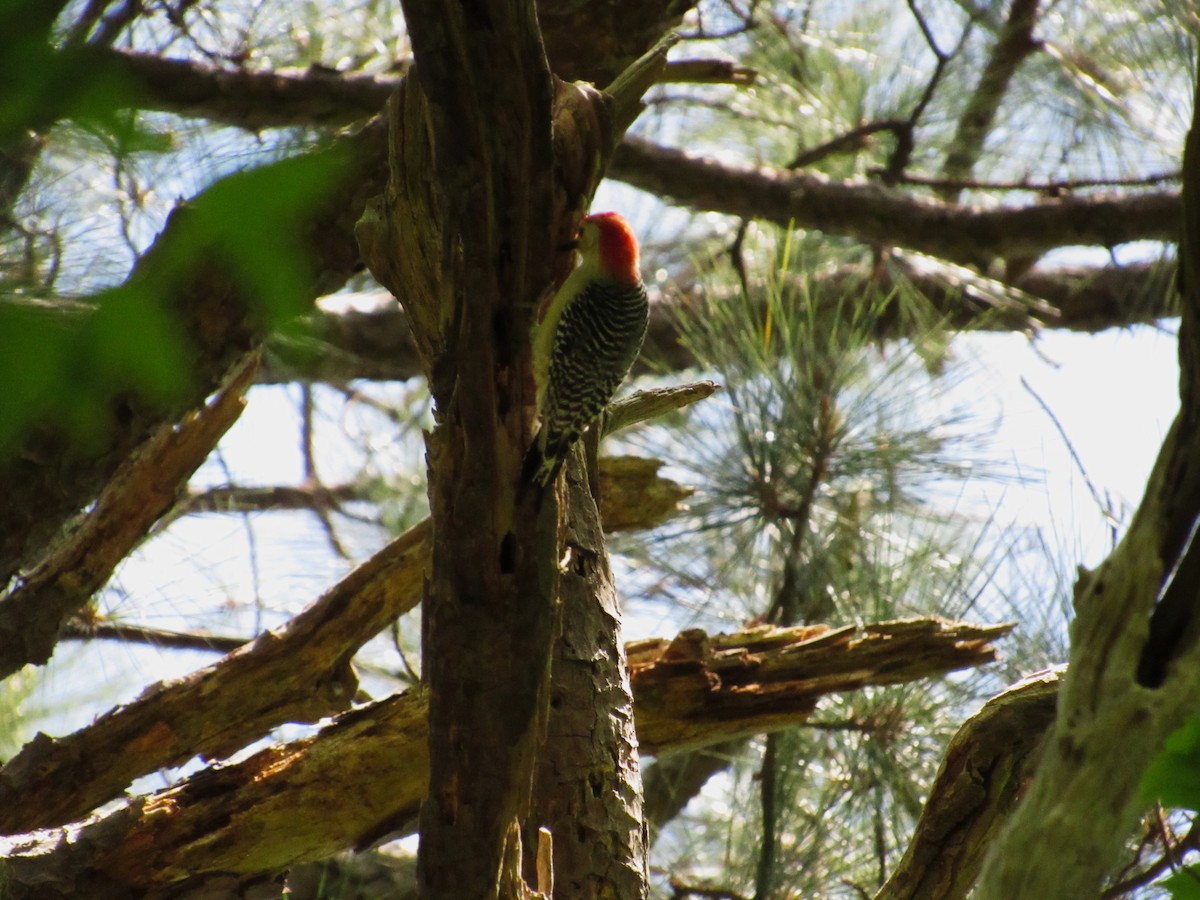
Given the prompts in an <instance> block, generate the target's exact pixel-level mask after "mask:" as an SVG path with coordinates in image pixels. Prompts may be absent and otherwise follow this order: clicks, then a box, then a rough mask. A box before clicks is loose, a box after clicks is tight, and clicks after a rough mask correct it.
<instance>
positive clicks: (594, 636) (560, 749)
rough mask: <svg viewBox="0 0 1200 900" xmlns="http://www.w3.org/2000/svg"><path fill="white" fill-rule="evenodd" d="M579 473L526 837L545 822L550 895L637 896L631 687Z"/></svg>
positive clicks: (641, 831) (593, 515) (641, 850)
mask: <svg viewBox="0 0 1200 900" xmlns="http://www.w3.org/2000/svg"><path fill="white" fill-rule="evenodd" d="M579 472H580V468H579V467H577V466H575V465H569V466H568V477H567V484H568V503H567V523H566V537H565V542H564V553H569V554H570V558H569V560H568V561H567V563H566V565H564V566H563V568H562V572H561V573H560V575H559V601H560V603H561V604H562V627H561V631H560V633H559V635H558V637H557V639H556V640H555V642H554V653H553V659H552V662H551V687H550V709H549V712H548V715H547V721H546V734H545V737H544V738H543V740H542V745H541V748H540V750H539V752H538V758H537V769H536V771H535V776H534V784H533V803H532V810H531V813H530V816H529V818H528V820H527V824H526V827H525V836H526V843H527V844H528V843H530V842H531V841H532V840H534V838H535V832H536V831H537V830H538V829H539V828H547V829H548V830H549V833H550V835H551V838H552V841H553V843H552V852H553V856H552V860H553V872H552V874H553V885H554V896H558V897H577V898H579V900H591V898H622V900H624V898H628V900H635V898H638V897H644V896H645V895H646V884H647V872H648V869H647V866H648V861H647V857H646V853H647V849H648V848H647V844H646V832H645V825H644V819H643V814H642V779H641V769H640V760H639V756H638V740H637V735H636V733H635V731H634V708H633V692H632V690H631V688H630V685H629V673H628V671H627V668H626V663H625V647H624V644H623V643H622V641H621V610H620V604H619V601H618V599H617V591H616V586H615V585H614V583H613V577H612V571H611V569H610V568H609V563H608V553H607V550H606V549H605V546H604V535H603V534H602V533H601V531H600V529H599V527H598V524H599V519H598V517H597V510H596V506H595V503H594V502H593V500H592V497H591V495H590V494H589V493H588V490H587V486H586V482H585V481H584V480H583V479H581V478H580V477H579ZM531 881H532V879H531Z"/></svg>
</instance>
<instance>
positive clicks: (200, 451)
mask: <svg viewBox="0 0 1200 900" xmlns="http://www.w3.org/2000/svg"><path fill="white" fill-rule="evenodd" d="M257 363H258V360H257V355H252V356H251V357H250V358H249V359H247V360H246V361H245V362H243V364H242V365H241V367H240V368H239V369H238V370H237V371H236V372H235V373H234V375H233V376H232V377H231V378H230V379H229V380H228V382H227V384H226V385H225V386H224V387H223V388H222V390H221V393H220V394H219V395H218V396H217V397H216V399H214V400H213V402H212V403H210V404H208V405H207V406H202V407H201V408H200V409H198V410H197V411H196V412H194V413H193V414H191V415H190V416H188V417H187V418H185V419H184V420H183V422H182V423H181V424H180V425H179V426H172V425H161V426H159V428H158V429H157V430H156V431H155V432H154V434H153V435H152V436H151V437H150V438H149V439H148V440H147V441H146V443H145V444H143V445H142V446H141V447H140V448H138V450H137V452H135V453H133V454H132V455H130V456H129V457H128V458H127V459H126V460H125V462H124V464H123V465H122V466H121V467H120V468H119V469H118V470H117V471H116V472H115V473H114V474H113V476H112V478H111V479H109V481H108V484H107V485H106V486H105V488H104V491H103V492H102V493H101V494H100V497H99V499H98V500H97V501H96V505H95V507H94V508H93V509H92V510H91V512H90V514H89V515H88V516H87V518H86V519H85V520H84V522H83V524H82V525H81V526H80V527H79V528H78V529H77V530H74V531H72V532H71V534H70V535H69V536H67V538H66V539H65V540H64V541H63V542H62V543H61V544H60V545H59V546H58V547H56V548H54V549H53V550H52V551H51V552H50V553H49V554H47V556H46V557H45V558H44V559H43V560H42V561H41V562H40V563H39V564H38V566H37V567H36V568H35V569H34V570H33V571H32V572H30V573H29V574H28V575H27V576H26V577H25V578H23V579H21V580H20V581H18V582H17V584H16V585H15V587H14V588H13V589H12V590H10V591H8V592H6V593H4V594H3V595H0V636H2V639H0V678H2V677H7V676H8V675H10V674H12V673H13V672H15V671H16V670H17V669H19V668H21V666H23V665H25V663H27V662H30V661H34V662H44V661H45V660H46V659H48V658H49V657H50V654H51V653H52V652H53V651H54V645H55V643H56V642H57V640H58V634H59V631H60V629H61V628H62V627H63V624H64V623H65V622H66V621H67V620H68V619H69V618H70V617H72V616H74V615H75V614H76V613H77V612H79V610H81V609H82V608H83V607H84V606H86V605H87V604H88V602H89V601H90V600H91V599H92V595H93V594H95V593H96V591H98V590H99V589H100V588H101V587H102V586H103V585H104V583H105V582H106V581H108V579H109V576H110V575H111V574H112V572H113V570H114V569H115V568H116V566H117V564H118V563H120V562H121V560H122V559H124V558H125V557H126V556H127V555H128V554H129V552H130V551H131V550H133V548H134V547H135V546H136V545H137V544H138V542H139V541H141V540H142V538H144V537H145V536H146V534H147V532H149V530H150V528H151V527H152V526H153V525H154V523H155V521H157V520H158V518H159V516H161V515H162V514H163V513H165V512H166V511H167V510H168V509H170V508H171V506H173V505H174V503H175V499H176V497H177V496H178V494H179V491H180V489H181V488H182V486H183V484H184V483H185V482H186V481H187V479H188V478H189V477H191V475H192V473H193V472H195V471H196V469H197V468H199V466H200V464H201V463H202V462H204V460H205V459H206V458H207V457H208V454H209V453H210V452H211V451H212V448H213V447H215V446H216V444H217V441H218V440H220V438H221V435H223V434H224V433H225V432H226V431H227V430H228V429H229V426H231V425H232V424H233V423H234V421H236V420H237V417H238V416H239V415H241V412H242V409H243V408H244V406H245V401H244V399H243V395H244V394H245V392H246V389H247V388H249V386H250V383H251V382H252V380H253V378H254V372H255V369H256V367H257Z"/></svg>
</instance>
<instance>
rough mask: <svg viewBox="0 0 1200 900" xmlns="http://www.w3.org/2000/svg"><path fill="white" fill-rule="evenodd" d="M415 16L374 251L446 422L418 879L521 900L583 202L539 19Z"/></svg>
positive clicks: (430, 448)
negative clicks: (563, 279) (544, 395)
mask: <svg viewBox="0 0 1200 900" xmlns="http://www.w3.org/2000/svg"><path fill="white" fill-rule="evenodd" d="M404 13H405V19H406V22H407V25H408V29H409V36H410V39H411V41H412V47H413V56H414V60H415V63H414V66H413V69H412V72H411V74H410V77H409V78H408V79H407V80H406V82H405V85H404V88H403V90H402V91H401V92H399V93H398V94H397V97H396V102H395V103H394V104H392V106H391V108H390V113H391V115H390V121H391V131H390V137H391V147H390V154H391V170H392V177H391V179H390V181H389V184H388V193H387V195H386V197H384V198H381V200H380V201H378V202H377V203H376V204H375V205H374V206H373V207H372V208H371V209H370V210H369V211H368V215H367V217H365V218H364V221H363V223H362V224H361V225H360V238H361V239H362V242H363V246H364V252H365V255H366V257H367V260H368V264H369V265H370V266H371V269H372V271H373V272H374V274H375V276H376V278H378V279H379V280H380V281H381V282H382V283H383V284H385V285H387V286H389V287H390V288H391V289H392V291H393V293H396V294H397V296H398V297H399V298H400V299H401V301H402V302H403V303H404V305H405V309H406V311H407V312H408V314H409V316H410V319H411V321H412V323H413V331H414V335H415V337H416V343H417V346H418V348H420V351H421V355H422V358H423V361H424V363H425V371H426V375H427V377H428V379H429V384H430V390H431V392H432V394H433V397H434V402H435V412H434V416H435V420H436V425H435V427H434V429H433V431H432V432H431V433H430V434H429V435H428V438H427V442H426V447H427V459H428V468H429V499H430V513H431V519H432V522H433V529H434V533H433V552H432V564H431V571H430V577H429V580H428V582H427V586H426V593H425V598H424V605H423V609H422V612H423V617H422V629H423V641H422V645H423V654H422V657H423V660H424V672H423V680H424V682H425V683H426V684H428V686H429V691H430V697H431V703H430V709H429V740H430V759H431V769H430V775H429V788H428V793H427V795H426V799H425V802H424V804H423V807H422V814H421V844H420V851H419V855H418V870H419V877H420V881H421V886H422V892H423V895H424V896H427V897H429V898H441V897H445V898H455V897H480V898H487V897H497V896H499V895H500V894H501V893H503V894H504V895H505V896H521V895H522V894H523V891H522V890H521V889H520V885H521V883H522V882H521V879H520V873H519V871H513V868H512V866H513V865H514V848H513V845H512V839H513V838H512V830H511V829H512V826H513V823H515V822H520V821H522V820H523V819H524V816H525V814H526V812H527V810H528V804H529V791H530V783H531V780H532V776H533V766H534V759H535V753H536V746H537V737H538V731H539V725H540V722H541V719H542V716H543V715H544V709H545V697H546V686H547V677H548V674H549V658H550V646H551V642H552V640H553V628H554V627H555V623H556V617H555V605H554V583H555V575H556V572H555V568H554V560H553V543H554V535H555V532H556V529H555V528H554V527H553V521H554V519H553V516H554V512H555V510H554V507H553V505H549V506H547V507H546V509H547V510H548V515H545V514H544V515H540V516H525V517H520V518H515V517H514V511H513V498H514V493H513V489H514V487H515V483H516V476H517V471H518V467H519V460H520V458H521V454H522V452H523V451H524V448H525V447H526V446H527V445H528V441H529V431H528V422H527V416H526V415H525V414H524V409H525V408H526V407H528V406H529V404H530V397H529V392H528V390H527V387H526V380H527V379H526V376H525V375H524V373H525V372H527V371H528V362H527V354H528V348H527V346H526V345H527V341H525V340H524V335H525V334H526V333H527V332H528V327H529V323H530V321H531V311H532V310H534V309H535V308H536V307H537V303H538V299H539V297H540V295H541V294H542V293H543V292H544V291H545V290H547V289H548V288H549V287H550V285H551V282H552V281H553V276H554V273H555V268H556V267H555V262H556V259H555V254H554V250H553V248H554V247H555V246H556V244H557V243H561V242H562V241H564V240H566V235H567V234H569V227H570V225H571V224H572V223H571V221H570V219H569V212H570V209H571V208H576V209H578V208H581V207H582V206H583V203H582V202H581V200H583V198H582V197H581V196H579V195H578V194H576V195H574V196H572V197H571V198H570V200H571V203H570V204H568V203H565V202H562V203H559V204H558V205H557V208H556V204H555V195H556V193H558V192H556V190H555V188H556V187H557V186H556V185H555V184H554V183H553V181H552V174H553V173H554V172H555V169H556V160H555V155H554V145H553V142H552V134H551V114H552V102H553V99H554V85H553V82H552V78H551V74H550V70H549V68H548V66H547V63H546V58H545V53H544V51H543V48H542V43H541V36H540V33H539V31H538V27H537V20H536V16H535V14H534V10H533V7H532V4H527V3H518V2H509V3H505V2H499V0H497V2H484V3H479V4H474V5H471V6H467V5H462V4H458V3H447V4H423V3H418V2H408V3H405V4H404ZM592 146H597V145H595V144H593V145H592ZM584 149H586V148H584ZM565 193H566V192H562V193H558V197H559V198H560V200H564V201H565V200H566V196H565ZM557 268H558V269H559V270H561V268H562V263H561V262H560V263H559V265H558V267H557ZM405 270H407V271H405ZM405 275H411V276H413V277H411V278H407V277H404V276H405ZM539 525H540V527H539ZM547 536H548V537H549V540H548V541H547ZM547 544H549V546H548V547H547ZM539 547H540V548H543V553H544V554H545V556H546V558H547V560H548V561H549V564H546V563H545V562H543V561H542V560H539V559H538V553H537V548H539ZM517 863H518V864H519V859H518V860H517ZM506 888H507V889H506ZM510 892H511V893H510Z"/></svg>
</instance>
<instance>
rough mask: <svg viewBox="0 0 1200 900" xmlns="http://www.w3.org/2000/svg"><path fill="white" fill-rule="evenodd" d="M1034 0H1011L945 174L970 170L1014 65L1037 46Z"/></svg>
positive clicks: (950, 194) (948, 194) (949, 193)
mask: <svg viewBox="0 0 1200 900" xmlns="http://www.w3.org/2000/svg"><path fill="white" fill-rule="evenodd" d="M1038 2H1039V0H1012V6H1011V7H1009V10H1008V18H1007V19H1005V22H1004V25H1003V26H1002V27H1001V29H1000V34H999V37H998V38H997V40H996V43H995V45H994V46H993V47H992V53H991V56H990V57H989V58H988V61H987V65H985V66H984V67H983V72H982V73H980V76H979V82H978V83H977V84H976V85H975V90H974V92H973V93H972V94H971V98H970V100H968V101H967V106H966V109H964V110H963V114H962V116H961V117H960V118H959V120H958V131H957V132H956V133H955V135H954V140H953V142H952V143H951V145H950V152H949V153H948V154H947V155H946V163H945V165H944V166H943V167H942V173H943V174H944V175H945V177H946V178H948V179H951V180H953V179H961V178H966V177H967V176H969V175H970V174H971V170H972V169H973V168H974V167H975V162H976V161H977V160H978V159H979V154H980V153H981V152H982V151H983V143H984V141H985V140H986V139H987V135H988V131H990V130H991V127H992V123H993V122H994V121H995V119H996V113H997V112H998V111H999V109H1000V103H1001V101H1002V100H1003V99H1004V95H1005V93H1006V92H1007V91H1008V85H1009V83H1010V82H1011V81H1012V79H1013V76H1014V75H1015V74H1016V72H1017V68H1018V67H1019V66H1020V65H1021V63H1022V62H1024V61H1025V59H1026V58H1027V57H1028V56H1029V55H1030V54H1032V53H1033V52H1034V51H1036V50H1037V49H1038V47H1039V44H1038V42H1037V41H1035V40H1034V39H1033V29H1034V26H1035V25H1036V24H1037V18H1038ZM956 193H957V192H956V191H954V190H945V191H943V193H942V197H943V198H944V199H946V200H951V199H953V198H954V197H955V195H956Z"/></svg>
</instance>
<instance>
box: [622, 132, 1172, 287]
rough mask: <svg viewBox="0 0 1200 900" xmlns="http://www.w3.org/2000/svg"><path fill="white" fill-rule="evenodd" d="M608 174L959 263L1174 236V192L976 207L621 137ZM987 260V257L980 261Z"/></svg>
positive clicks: (693, 201) (704, 204)
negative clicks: (729, 160) (735, 161)
mask: <svg viewBox="0 0 1200 900" xmlns="http://www.w3.org/2000/svg"><path fill="white" fill-rule="evenodd" d="M609 175H610V176H612V177H613V178H616V179H618V180H620V181H624V182H626V183H627V184H631V185H633V186H634V187H638V188H641V189H642V190H645V191H649V192H651V193H654V194H658V195H660V196H667V197H671V198H673V199H674V200H675V201H676V202H678V203H680V204H682V205H684V206H689V207H691V208H693V209H701V210H712V211H715V212H721V213H725V214H727V215H731V216H738V217H743V218H750V219H762V220H766V221H770V222H774V223H776V224H778V225H782V226H785V227H789V226H790V227H796V228H815V229H819V230H821V231H826V232H829V233H831V234H841V235H845V236H847V237H851V238H855V239H857V240H860V241H863V242H864V243H868V244H878V245H881V246H900V247H908V248H911V249H914V250H920V251H921V252H923V253H928V254H930V255H932V256H937V257H941V258H942V259H947V260H951V261H954V262H960V263H965V264H977V263H979V262H980V260H981V255H982V256H983V257H987V258H992V257H1013V256H1016V257H1027V256H1034V257H1036V256H1040V255H1041V254H1043V253H1045V252H1047V251H1048V250H1052V249H1054V248H1056V247H1063V246H1072V245H1095V246H1100V247H1114V246H1116V245H1118V244H1124V243H1128V242H1130V241H1135V240H1159V241H1173V240H1174V239H1175V237H1176V236H1177V234H1178V231H1177V227H1176V224H1175V223H1177V222H1178V221H1179V215H1180V205H1179V194H1178V193H1176V192H1162V193H1147V194H1139V195H1135V196H1126V197H1090V198H1081V197H1064V198H1060V199H1056V200H1048V201H1045V202H1042V203H1037V204H1033V205H1029V206H1021V207H1006V208H999V209H979V208H974V207H966V206H955V205H950V204H946V203H940V202H937V201H934V200H925V199H920V198H916V197H910V196H906V195H904V194H900V193H897V192H895V191H891V190H887V189H885V188H882V187H880V186H877V185H872V184H868V183H865V182H832V181H829V180H828V179H825V178H822V177H819V176H817V175H805V174H801V173H793V172H788V171H786V170H783V169H772V168H768V167H755V166H749V165H744V164H734V163H724V162H719V161H717V160H715V159H712V158H708V157H701V156H693V155H692V154H689V153H686V152H684V151H682V150H674V149H669V148H666V147H660V146H657V145H655V144H651V143H649V142H647V141H645V140H641V139H637V138H627V139H626V140H625V142H624V143H623V144H622V145H621V146H620V147H619V148H618V149H617V152H616V154H615V156H614V158H613V163H612V166H611V168H610V169H609ZM983 261H984V262H986V261H987V260H986V259H985V260H983Z"/></svg>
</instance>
